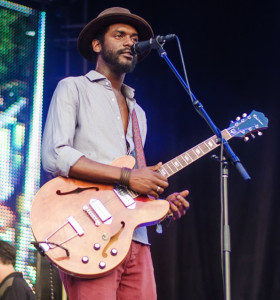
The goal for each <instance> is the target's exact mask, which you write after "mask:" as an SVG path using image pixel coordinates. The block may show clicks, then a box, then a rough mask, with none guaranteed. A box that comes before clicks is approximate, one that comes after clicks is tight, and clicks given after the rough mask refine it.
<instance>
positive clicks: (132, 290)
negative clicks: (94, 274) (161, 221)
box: [59, 241, 157, 300]
mask: <svg viewBox="0 0 280 300" xmlns="http://www.w3.org/2000/svg"><path fill="white" fill-rule="evenodd" d="M59 273H60V277H61V280H62V282H63V284H64V287H65V290H66V292H67V294H68V297H69V300H95V299H96V300H131V299H133V300H155V299H157V294H156V284H155V277H154V268H153V263H152V258H151V252H150V247H149V246H147V245H143V244H140V243H137V242H134V241H132V243H131V247H130V250H129V252H128V255H127V257H126V258H125V260H124V261H123V262H122V263H121V264H120V265H119V266H118V267H117V268H116V269H115V270H114V271H113V272H112V273H110V274H109V275H106V276H104V277H100V278H94V279H84V278H77V277H73V276H70V275H67V274H65V273H63V272H61V271H60V272H59Z"/></svg>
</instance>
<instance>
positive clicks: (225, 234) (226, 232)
mask: <svg viewBox="0 0 280 300" xmlns="http://www.w3.org/2000/svg"><path fill="white" fill-rule="evenodd" d="M163 45H164V43H159V42H158V45H157V48H156V49H157V51H158V53H159V55H160V57H162V58H163V59H164V60H165V62H166V63H167V65H168V66H169V67H170V68H171V70H172V72H173V73H174V74H175V76H176V77H177V79H178V80H179V82H180V83H181V84H182V86H183V88H184V89H185V91H186V92H187V93H188V94H189V95H190V98H191V100H192V104H193V106H194V108H195V110H196V111H197V112H198V114H199V115H200V116H201V117H202V118H203V119H204V120H205V121H206V123H207V124H208V126H209V127H210V129H211V130H212V132H213V133H214V134H215V135H216V136H217V143H220V144H221V145H222V146H223V150H224V152H225V153H226V155H227V159H223V160H222V161H221V164H222V193H221V198H222V199H221V202H222V207H223V217H222V218H223V220H222V221H223V225H222V229H221V230H222V248H223V249H222V252H223V284H224V299H225V300H231V284H230V251H231V247H230V227H229V222H228V161H229V162H231V163H232V164H233V165H234V166H235V167H236V168H237V170H238V172H239V173H240V175H241V176H242V177H243V179H244V180H249V179H251V178H250V176H249V174H248V173H247V171H246V170H245V168H244V167H243V165H242V164H241V162H240V159H239V158H238V157H237V156H236V155H235V153H234V152H233V150H232V149H231V147H230V146H229V144H228V142H227V141H226V140H225V139H224V138H223V137H222V134H221V131H220V129H218V127H217V126H216V125H215V124H214V122H213V121H212V119H211V118H210V116H209V115H208V114H207V112H206V111H205V109H204V107H203V105H202V104H201V102H200V101H199V100H197V99H196V97H195V96H194V94H193V93H192V92H191V91H190V89H189V87H188V85H187V83H186V82H185V81H184V80H183V78H182V77H181V75H180V74H179V72H178V71H177V70H176V68H175V67H174V65H173V64H172V62H171V61H170V59H169V58H168V56H167V53H166V51H165V49H164V48H163Z"/></svg>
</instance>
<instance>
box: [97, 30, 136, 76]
mask: <svg viewBox="0 0 280 300" xmlns="http://www.w3.org/2000/svg"><path fill="white" fill-rule="evenodd" d="M137 41H138V34H137V31H136V30H135V28H133V27H132V26H130V25H127V24H113V25H111V26H109V29H108V31H107V32H106V33H105V36H104V43H102V45H101V46H102V47H101V51H100V55H101V57H102V59H103V60H104V62H106V63H107V64H109V65H110V66H111V67H112V68H113V70H114V71H116V72H119V73H129V72H132V71H133V70H134V68H135V66H136V64H137V56H136V55H133V54H132V53H131V46H132V45H133V44H134V43H136V42H137Z"/></svg>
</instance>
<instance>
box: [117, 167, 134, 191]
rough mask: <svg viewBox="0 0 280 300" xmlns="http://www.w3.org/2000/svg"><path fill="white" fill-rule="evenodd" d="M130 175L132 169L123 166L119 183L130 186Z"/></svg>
mask: <svg viewBox="0 0 280 300" xmlns="http://www.w3.org/2000/svg"><path fill="white" fill-rule="evenodd" d="M130 175H131V169H129V168H122V169H121V177H120V181H119V184H120V185H122V186H126V187H128V186H129V179H130Z"/></svg>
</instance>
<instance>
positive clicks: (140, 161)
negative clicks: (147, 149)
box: [131, 109, 146, 169]
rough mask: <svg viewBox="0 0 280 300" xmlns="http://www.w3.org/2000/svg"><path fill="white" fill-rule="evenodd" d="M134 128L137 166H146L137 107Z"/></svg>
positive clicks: (133, 115)
mask: <svg viewBox="0 0 280 300" xmlns="http://www.w3.org/2000/svg"><path fill="white" fill-rule="evenodd" d="M131 117H132V129H133V140H134V147H135V154H136V162H137V168H138V169H140V168H144V167H146V159H145V155H144V150H143V143H142V138H141V134H140V129H139V124H138V119H137V115H136V112H135V109H133V111H132V116H131Z"/></svg>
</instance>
